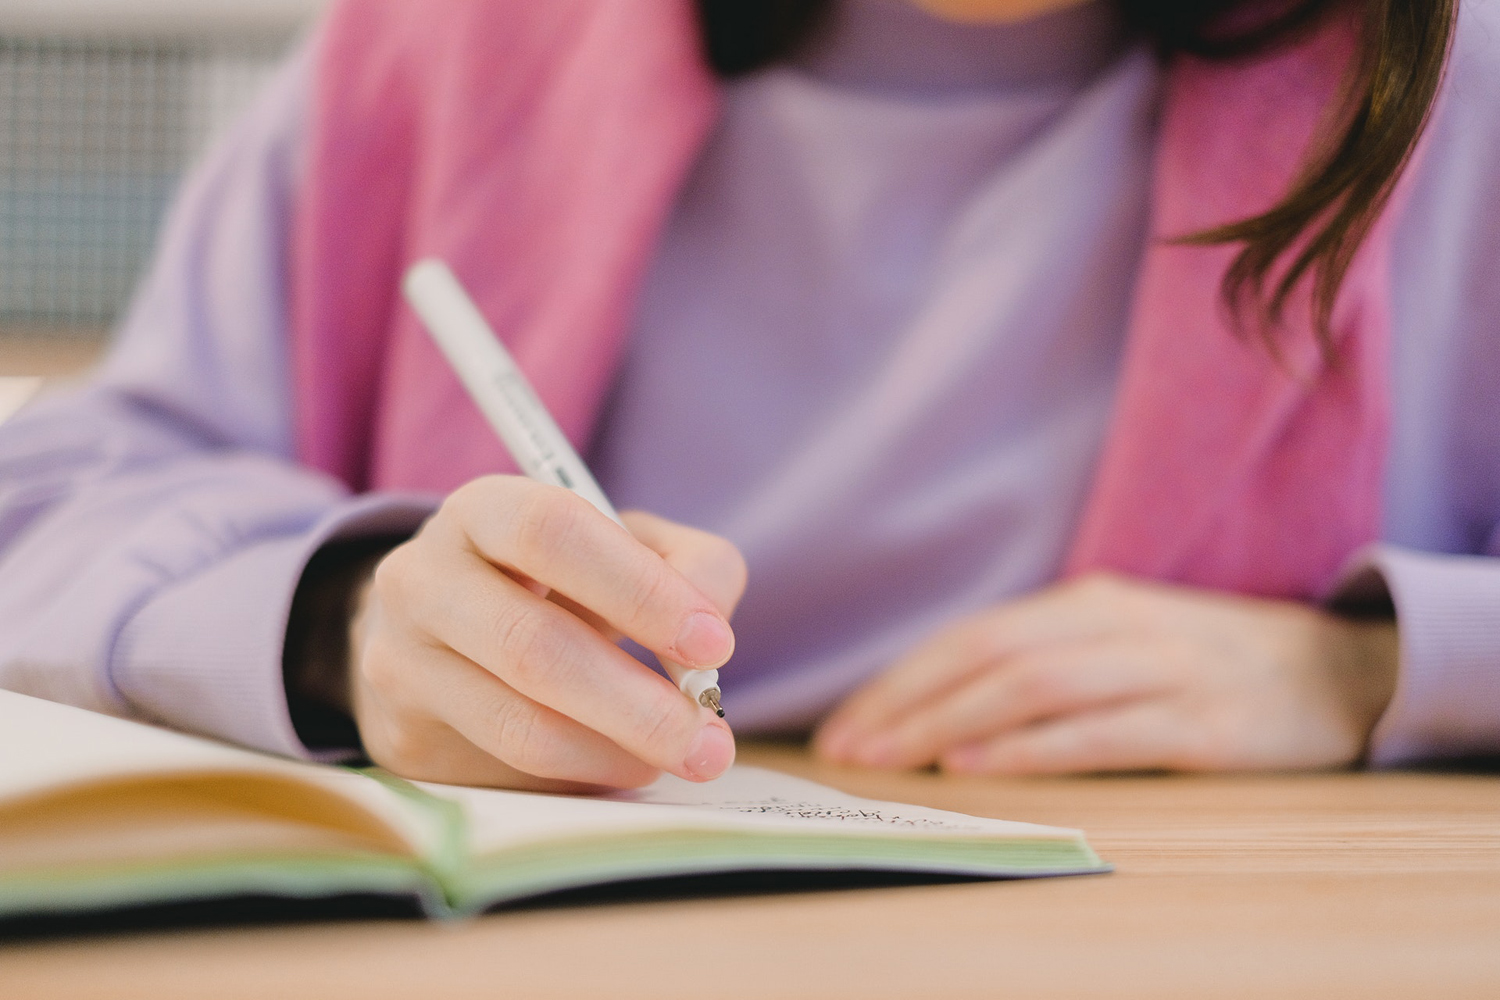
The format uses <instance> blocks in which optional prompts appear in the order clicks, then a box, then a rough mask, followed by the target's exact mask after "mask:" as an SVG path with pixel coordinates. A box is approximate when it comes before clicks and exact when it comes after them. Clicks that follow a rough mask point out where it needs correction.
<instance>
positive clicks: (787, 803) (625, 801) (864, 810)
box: [420, 765, 1082, 855]
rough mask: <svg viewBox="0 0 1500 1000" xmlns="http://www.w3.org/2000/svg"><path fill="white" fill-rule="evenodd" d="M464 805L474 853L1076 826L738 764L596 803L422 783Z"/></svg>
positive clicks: (1029, 834)
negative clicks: (677, 838)
mask: <svg viewBox="0 0 1500 1000" xmlns="http://www.w3.org/2000/svg"><path fill="white" fill-rule="evenodd" d="M420 787H422V788H423V789H424V790H426V791H428V792H430V793H432V794H434V795H438V796H441V797H443V798H446V799H450V800H452V801H456V802H458V803H460V804H461V805H462V806H463V808H464V811H465V814H466V815H467V817H468V819H469V838H470V839H469V846H470V851H471V853H473V854H475V855H484V854H490V853H494V852H497V851H500V850H504V849H505V848H508V847H515V846H519V845H522V844H528V843H537V842H542V841H547V840H554V839H564V838H577V837H607V836H610V835H618V834H629V833H642V832H649V831H652V830H666V829H670V830H679V831H681V830H703V831H742V832H754V831H762V832H767V833H771V832H778V833H786V832H792V833H802V834H817V833H822V834H826V835H830V836H888V837H902V838H922V839H926V838H931V839H954V838H958V839H975V838H986V839H988V838H997V839H998V838H1009V839H1021V840H1068V841H1073V840H1079V839H1081V838H1082V834H1081V833H1080V832H1079V831H1077V830H1069V829H1065V828H1062V827H1052V826H1039V825H1037V824H1034V823H1017V822H1011V821H1008V820H997V819H987V818H983V817H978V816H966V815H964V814H962V813H954V812H946V811H944V810H941V809H928V808H925V807H922V806H913V805H902V804H898V803H893V802H877V801H874V800H871V799H862V798H858V797H857V796H853V795H846V794H845V793H843V792H839V791H836V790H834V789H832V788H828V787H827V786H825V785H820V784H817V783H816V782H812V781H807V780H804V779H802V778H794V777H791V776H789V775H785V774H780V773H778V772H775V771H768V770H765V769H763V768H757V767H747V766H741V765H735V766H734V767H731V768H730V769H729V771H728V772H726V773H725V774H724V775H722V776H721V777H719V778H717V779H716V780H714V781H710V782H704V783H702V784H698V783H694V782H690V781H684V780H683V779H681V778H677V777H674V776H672V775H664V776H663V777H661V778H659V779H658V780H657V781H656V782H655V783H654V784H652V785H650V786H648V787H646V788H643V789H640V790H638V791H633V792H619V793H615V794H612V795H608V796H600V797H577V796H562V795H541V794H536V793H529V792H502V791H493V790H486V789H478V788H461V787H458V786H453V785H435V784H429V783H421V784H420Z"/></svg>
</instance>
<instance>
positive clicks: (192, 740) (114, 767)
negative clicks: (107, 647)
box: [0, 690, 434, 851]
mask: <svg viewBox="0 0 1500 1000" xmlns="http://www.w3.org/2000/svg"><path fill="white" fill-rule="evenodd" d="M204 774H224V775H233V774H254V775H267V776H273V777H283V778H290V779H292V780H295V781H298V782H300V783H302V784H306V785H314V786H317V787H321V788H324V789H326V790H328V791H331V792H333V793H334V794H336V795H339V796H341V797H343V798H345V799H348V800H350V801H352V802H354V803H356V804H357V805H359V806H362V807H363V808H364V809H366V810H367V811H368V812H370V813H372V814H374V815H375V816H376V817H378V818H379V819H381V820H382V821H384V822H385V823H386V825H387V826H389V827H391V828H392V829H393V830H394V831H396V832H397V833H398V834H399V835H400V836H402V838H403V839H405V840H407V842H408V843H411V844H413V845H414V846H415V847H417V848H418V849H419V850H422V851H425V850H426V849H427V848H428V846H429V845H430V844H431V842H432V841H433V840H434V833H433V832H432V830H431V826H430V822H429V821H428V820H427V819H426V817H418V816H414V815H412V813H411V811H410V810H409V809H407V808H404V807H403V805H402V803H401V802H400V800H399V799H398V798H397V797H396V796H394V795H392V794H391V793H390V792H389V791H387V790H386V789H385V788H383V787H381V786H380V785H379V784H378V783H376V782H373V781H371V780H370V779H368V778H366V777H364V776H362V775H359V774H355V773H353V772H350V771H345V770H343V769H341V768H335V767H328V766H326V765H318V764H304V763H301V762H298V761H292V760H286V759H283V758H280V757H272V756H269V755H267V754H261V753H256V752H255V751H252V750H245V749H242V748H239V747H234V746H230V745H228V744H224V743H217V742H214V741H213V740H207V739H202V738H200V737H196V736H189V735H186V734H184V733H177V732H173V731H171V730H168V729H161V728H158V727H156V726H148V725H143V724H141V723H138V722H132V721H130V720H127V719H117V718H114V717H112V716H108V715H101V714H99V713H97V712H90V711H87V710H85V709H81V708H74V707H73V706H71V705H61V704H58V703H56V702H51V701H45V700H43V699H40V698H32V697H30V696H29V695H23V694H16V693H14V692H12V691H4V690H0V806H3V805H6V804H8V803H11V802H16V801H18V800H21V799H25V798H27V797H30V796H32V795H35V794H38V793H43V792H50V791H61V790H64V789H66V788H70V787H79V786H86V785H91V784H96V783H99V782H104V781H111V780H118V779H129V778H137V777H139V778H147V777H158V776H159V777H167V776H172V775H204Z"/></svg>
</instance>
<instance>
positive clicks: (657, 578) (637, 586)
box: [625, 561, 678, 638]
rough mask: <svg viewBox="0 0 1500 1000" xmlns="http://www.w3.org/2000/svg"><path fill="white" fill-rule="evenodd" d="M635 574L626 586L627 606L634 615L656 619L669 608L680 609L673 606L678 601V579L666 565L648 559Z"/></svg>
mask: <svg viewBox="0 0 1500 1000" xmlns="http://www.w3.org/2000/svg"><path fill="white" fill-rule="evenodd" d="M633 576H634V579H633V580H631V581H630V582H629V583H628V584H627V585H626V588H625V590H626V592H627V593H628V594H629V597H628V599H627V605H626V606H627V607H628V608H629V609H630V612H631V614H632V615H633V616H635V617H637V618H650V619H654V618H655V617H657V616H658V615H659V614H660V613H661V612H664V611H667V610H668V609H669V608H670V610H671V611H672V612H675V611H676V610H678V609H676V608H675V607H672V605H674V604H675V603H676V602H674V601H673V598H674V597H675V596H677V595H676V590H677V587H676V586H675V585H674V584H675V583H676V581H675V580H673V579H672V576H671V574H670V573H669V572H668V571H667V568H666V567H665V566H663V565H662V564H661V563H659V562H654V561H646V562H644V563H642V565H641V566H640V568H639V569H638V570H637V571H636V572H635V573H634V574H633ZM668 638H670V636H669V637H668Z"/></svg>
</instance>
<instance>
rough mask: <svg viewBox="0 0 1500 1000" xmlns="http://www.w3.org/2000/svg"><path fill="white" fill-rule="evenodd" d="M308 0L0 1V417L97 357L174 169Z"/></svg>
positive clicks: (261, 69) (240, 96)
mask: <svg viewBox="0 0 1500 1000" xmlns="http://www.w3.org/2000/svg"><path fill="white" fill-rule="evenodd" d="M321 6H322V0H0V378H5V379H7V384H6V385H0V419H4V416H5V413H4V411H5V410H6V409H7V408H9V405H10V404H9V403H8V401H11V400H13V398H14V397H17V396H19V395H20V394H21V393H22V392H24V391H26V389H27V386H30V387H31V388H35V385H34V383H29V382H28V383H26V384H25V385H23V384H21V383H20V382H19V381H18V377H32V376H57V375H65V374H68V373H71V372H76V371H78V370H80V369H81V368H83V367H85V366H87V364H88V363H89V362H90V361H91V360H92V359H93V358H94V357H95V356H97V354H98V352H99V350H100V348H101V346H102V345H103V343H104V342H105V338H106V337H107V335H108V331H109V329H110V326H111V324H112V323H113V322H114V321H115V319H116V318H117V317H118V316H119V315H120V313H121V312H122V311H123V309H124V308H125V306H126V305H127V303H128V300H129V297H130V293H131V290H132V289H133V287H134V285H135V283H136V281H137V279H138V278H139V277H140V274H141V270H142V268H143V267H144V266H145V265H146V263H147V261H148V259H149V256H150V252H151V246H152V242H153V240H154V238H155V235H156V230H157V226H158V224H159V223H160V221H161V217H162V213H163V211H164V210H165V208H166V206H167V203H168V200H169V199H170V197H171V195H172V192H173V190H174V188H175V187H176V185H177V182H178V180H179V179H180V177H181V176H182V173H183V171H184V170H185V169H187V168H188V167H190V166H191V165H192V163H193V161H194V159H195V158H196V157H197V156H199V155H200V154H201V153H202V151H203V150H204V148H205V147H206V146H207V145H208V144H209V143H211V142H212V141H213V140H214V138H215V136H216V135H217V134H218V133H219V132H220V130H222V129H223V128H224V127H225V125H227V124H228V123H229V122H231V121H232V120H233V119H234V118H235V116H236V115H237V114H238V113H239V112H240V111H241V109H243V108H244V106H245V104H246V102H247V101H248V100H250V98H252V97H253V96H254V94H255V93H256V91H257V89H258V88H259V87H260V86H261V85H262V84H263V83H264V82H265V80H266V78H267V76H268V74H269V73H270V72H271V71H272V69H273V68H274V67H275V65H276V63H277V61H278V59H279V58H280V57H281V55H282V53H284V52H285V51H286V49H287V48H288V46H290V45H291V44H292V42H293V41H294V40H295V39H296V37H297V36H298V34H299V33H300V32H301V31H303V30H304V29H305V28H306V26H307V25H308V23H309V22H310V21H311V20H312V18H313V17H314V16H315V15H316V13H317V11H318V9H319V8H320V7H321Z"/></svg>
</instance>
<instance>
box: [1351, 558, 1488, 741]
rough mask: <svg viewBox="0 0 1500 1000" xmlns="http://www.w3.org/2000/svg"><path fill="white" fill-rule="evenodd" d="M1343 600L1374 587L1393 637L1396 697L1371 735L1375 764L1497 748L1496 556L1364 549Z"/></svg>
mask: <svg viewBox="0 0 1500 1000" xmlns="http://www.w3.org/2000/svg"><path fill="white" fill-rule="evenodd" d="M1345 581H1346V582H1345V584H1344V586H1343V587H1342V588H1341V590H1342V591H1343V592H1344V593H1346V594H1347V593H1351V592H1360V591H1363V592H1368V591H1369V590H1370V589H1371V587H1372V585H1375V586H1378V585H1379V584H1381V583H1383V584H1384V587H1385V589H1386V591H1387V592H1388V593H1389V595H1390V598H1391V602H1392V604H1393V605H1394V606H1395V610H1396V621H1397V623H1398V625H1399V628H1400V634H1401V669H1400V675H1399V676H1398V678H1397V681H1396V693H1395V696H1394V697H1393V698H1392V699H1391V703H1390V705H1389V706H1388V707H1387V708H1386V711H1385V714H1384V715H1383V716H1382V717H1381V719H1380V722H1379V723H1378V724H1377V725H1376V727H1375V730H1374V732H1373V733H1372V734H1371V737H1370V749H1369V761H1370V764H1371V765H1372V766H1375V767H1393V766H1398V765H1402V764H1411V763H1417V762H1420V761H1426V760H1433V759H1438V758H1451V757H1462V756H1471V755H1478V754H1493V753H1495V752H1496V751H1497V750H1500V558H1495V557H1492V556H1468V555H1441V554H1435V553H1430V552H1416V551H1412V550H1409V549H1400V548H1395V547H1392V546H1376V547H1374V548H1372V549H1370V550H1369V551H1367V552H1365V553H1364V554H1363V555H1362V556H1361V557H1360V559H1359V560H1358V561H1357V562H1356V564H1355V565H1354V568H1353V571H1352V572H1351V573H1349V574H1348V575H1347V576H1346V578H1345Z"/></svg>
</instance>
